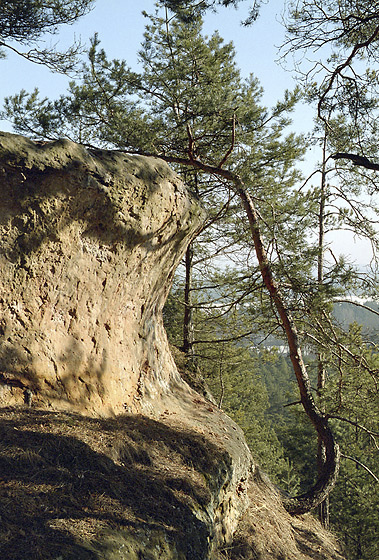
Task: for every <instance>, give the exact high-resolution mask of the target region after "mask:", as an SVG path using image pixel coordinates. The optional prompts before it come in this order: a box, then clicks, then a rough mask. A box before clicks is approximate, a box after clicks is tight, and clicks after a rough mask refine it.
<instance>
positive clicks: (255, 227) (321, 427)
mask: <svg viewBox="0 0 379 560" xmlns="http://www.w3.org/2000/svg"><path fill="white" fill-rule="evenodd" d="M190 139H191V137H190ZM191 145H192V143H191V142H190V148H189V151H188V153H189V159H186V158H182V157H176V156H164V155H160V156H158V157H160V158H161V159H163V160H165V161H168V162H172V163H180V164H181V165H187V166H188V165H189V166H191V167H194V168H196V169H200V170H202V171H204V172H205V173H210V174H213V175H217V176H219V177H223V178H224V179H227V180H228V181H230V183H231V184H232V185H233V187H234V190H235V192H236V194H237V195H238V196H239V198H240V200H241V203H242V206H243V208H244V210H245V212H246V216H247V218H248V221H249V227H250V232H251V237H252V240H253V243H254V247H255V254H256V256H257V259H258V262H259V267H260V271H261V275H262V279H263V282H264V284H265V286H266V288H267V290H268V292H269V293H270V296H271V299H272V301H273V303H274V306H275V308H276V310H277V313H278V315H279V317H280V319H281V322H282V326H283V329H284V331H285V334H286V338H287V342H288V346H289V350H290V358H291V362H292V367H293V370H294V373H295V376H296V380H297V385H298V388H299V392H300V400H301V403H302V405H303V408H304V411H305V413H306V414H307V416H308V418H309V419H310V421H311V422H312V424H313V426H314V427H315V430H316V432H317V436H318V438H319V440H320V441H321V442H322V444H323V446H324V448H325V462H324V464H323V468H322V471H321V472H319V475H318V478H317V481H316V483H315V484H314V485H313V486H312V488H310V490H309V491H308V492H306V493H304V494H301V495H298V496H294V497H290V498H287V499H285V500H284V506H285V508H286V509H287V511H288V512H289V513H291V514H302V513H307V512H308V511H310V510H312V509H314V508H316V507H318V506H319V505H320V504H321V503H322V502H323V501H324V500H325V498H327V496H328V495H329V494H330V492H331V490H332V489H333V487H334V485H335V483H336V480H337V477H338V471H339V464H340V450H339V446H338V445H337V443H336V442H335V440H334V436H333V432H332V430H331V429H330V426H329V424H328V418H327V416H326V415H325V414H323V412H322V411H321V410H320V409H319V408H318V407H317V405H316V403H315V401H314V399H313V396H312V392H311V385H310V381H309V377H308V373H307V370H306V367H305V363H304V360H303V356H302V352H301V346H300V342H299V336H298V332H297V328H296V325H295V322H294V320H293V317H292V314H291V312H290V310H289V309H288V308H287V307H286V305H285V302H284V299H283V296H282V294H281V292H280V290H279V287H278V285H277V283H276V281H275V279H274V277H273V274H272V270H271V265H270V262H269V260H268V257H267V253H266V250H265V247H264V244H263V239H262V235H261V232H260V227H259V217H258V213H257V211H256V209H255V206H254V203H253V201H252V199H251V197H250V195H249V193H248V192H247V190H246V187H245V185H244V183H243V181H242V179H241V178H240V177H239V176H238V175H237V174H236V173H233V172H232V171H230V170H228V169H223V168H222V164H223V163H224V162H225V158H224V160H222V162H221V163H220V165H219V166H214V165H208V164H206V163H203V162H202V161H200V160H199V159H196V158H195V157H194V156H193V154H192V150H191ZM153 155H154V154H153Z"/></svg>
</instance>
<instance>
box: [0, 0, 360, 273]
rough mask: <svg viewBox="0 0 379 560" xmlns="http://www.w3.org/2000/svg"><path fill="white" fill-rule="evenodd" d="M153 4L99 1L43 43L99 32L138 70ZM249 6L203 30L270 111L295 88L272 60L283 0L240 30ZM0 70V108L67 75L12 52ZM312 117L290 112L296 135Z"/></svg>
mask: <svg viewBox="0 0 379 560" xmlns="http://www.w3.org/2000/svg"><path fill="white" fill-rule="evenodd" d="M154 4H155V2H154V0H139V1H138V2H136V1H134V0H97V1H96V2H95V7H94V9H93V10H92V11H91V12H90V13H89V14H87V15H86V16H84V17H83V18H81V20H79V21H78V22H77V23H75V24H74V25H71V26H65V27H62V28H61V30H60V32H59V34H58V35H54V36H49V37H48V38H47V41H46V42H47V45H49V44H51V43H52V44H55V43H57V41H59V43H58V47H61V48H64V47H66V46H69V45H70V44H72V42H73V41H74V39H79V38H80V39H81V41H82V42H83V43H85V44H89V39H90V38H91V37H92V36H93V35H94V33H95V32H97V33H98V35H99V39H100V40H101V46H102V47H103V48H104V49H105V51H106V52H107V55H108V57H109V58H122V59H125V60H126V62H127V64H128V65H129V66H130V67H132V68H136V67H137V64H138V50H139V48H140V44H141V41H142V40H143V32H144V27H145V25H146V18H144V17H143V15H142V11H146V12H148V13H152V12H153V11H154ZM248 6H249V1H248V0H246V1H245V2H241V3H240V5H239V8H238V10H236V9H235V8H233V7H229V8H222V7H220V8H219V9H218V11H217V13H215V14H213V13H208V14H207V15H206V17H205V22H204V30H205V33H206V34H208V35H210V34H212V33H213V32H214V31H215V30H218V31H219V33H220V35H221V36H222V37H223V38H224V40H225V41H227V42H229V41H233V43H234V46H235V49H236V61H237V64H238V66H239V67H240V69H241V72H242V75H243V76H245V77H247V76H249V75H250V74H251V73H252V74H253V75H254V76H255V77H257V78H258V79H259V81H260V83H261V85H262V87H263V89H264V94H263V98H262V103H263V104H264V105H266V106H267V107H270V106H273V105H275V103H276V101H277V100H278V99H281V97H282V96H283V92H284V90H285V89H293V88H294V87H295V85H296V81H295V77H294V74H293V72H291V71H290V70H291V62H290V61H289V62H287V66H288V69H285V68H284V67H283V65H281V64H279V63H278V62H276V61H277V60H278V59H279V54H278V47H279V45H281V44H282V43H283V41H284V34H285V32H284V28H283V26H282V24H281V19H282V11H283V6H284V0H268V2H267V3H263V4H262V6H261V9H260V16H259V18H258V20H257V21H256V22H255V23H254V24H253V25H252V26H251V27H243V26H242V25H241V21H242V20H243V19H244V18H246V16H247V12H248ZM0 68H1V70H2V74H1V75H2V80H1V81H0V107H1V105H2V99H4V97H6V96H8V95H14V94H15V93H18V92H19V91H20V90H21V89H25V90H26V91H28V92H31V91H33V90H34V88H36V87H38V89H39V90H40V94H41V96H42V97H48V98H52V99H54V98H56V97H58V96H59V95H60V94H63V93H65V91H66V87H67V83H68V78H67V77H65V76H61V75H58V74H52V73H51V72H50V71H49V70H48V69H47V68H45V67H43V66H41V65H36V64H32V63H30V62H27V61H25V60H24V59H22V58H21V57H20V56H18V55H16V54H14V53H12V52H10V51H8V53H7V58H6V59H5V60H0ZM313 117H314V114H313V112H312V110H311V109H310V108H309V107H308V106H305V105H302V106H299V108H298V109H297V110H296V113H295V114H294V124H293V128H294V129H295V130H296V132H298V133H301V132H304V133H306V132H309V131H310V130H311V129H312V125H313ZM0 130H3V131H9V132H11V131H12V127H11V124H10V123H8V122H6V121H2V120H0ZM316 158H317V155H316V154H315V153H314V152H313V153H312V152H310V153H309V155H308V158H307V160H306V162H305V164H303V165H302V170H303V173H304V174H305V175H307V174H310V173H311V172H312V171H313V166H314V163H315V160H316ZM307 167H309V169H308V168H307ZM334 241H335V243H336V248H335V251H336V253H337V254H338V253H346V252H347V248H348V252H349V254H350V255H351V257H352V259H353V260H354V261H355V262H357V264H363V262H367V259H368V258H369V245H368V244H367V243H362V242H356V240H354V238H353V237H352V236H350V235H348V234H346V233H344V234H343V235H338V236H336V237H335V239H334Z"/></svg>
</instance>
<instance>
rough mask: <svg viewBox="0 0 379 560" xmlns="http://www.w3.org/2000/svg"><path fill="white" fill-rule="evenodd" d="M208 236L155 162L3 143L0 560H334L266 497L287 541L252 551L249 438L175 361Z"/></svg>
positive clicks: (62, 146)
mask: <svg viewBox="0 0 379 560" xmlns="http://www.w3.org/2000/svg"><path fill="white" fill-rule="evenodd" d="M202 220H203V212H202V210H201V208H200V207H199V205H198V203H197V201H196V200H194V199H193V198H192V197H191V196H190V194H189V193H188V192H187V190H186V189H185V187H184V185H183V183H182V182H181V180H180V179H179V178H178V176H177V175H175V173H173V171H171V170H170V168H169V167H168V166H167V165H165V164H164V163H162V162H161V161H160V160H158V159H154V158H146V157H141V156H131V155H126V154H122V153H119V152H112V151H101V150H86V149H84V148H83V147H80V146H78V145H76V144H74V143H72V142H69V141H66V140H61V141H58V142H54V143H47V144H46V143H34V142H32V141H30V140H28V139H26V138H22V137H20V136H16V135H12V134H6V133H0V455H1V469H2V484H1V485H0V521H1V523H0V557H1V558H7V559H8V560H29V559H30V560H32V559H33V560H34V559H35V558H44V560H53V559H54V560H58V558H61V559H62V560H69V559H72V560H74V559H75V560H81V559H83V560H87V559H88V560H96V559H99V560H100V558H101V559H102V560H124V559H126V558H127V559H128V560H129V559H130V560H134V559H135V560H137V559H138V560H140V559H141V558H143V559H146V560H147V559H149V560H216V559H217V560H221V559H224V558H229V552H230V553H231V551H232V550H234V551H235V555H234V558H236V559H237V558H253V557H258V556H257V555H256V554H255V552H256V551H259V554H260V556H259V557H260V558H262V559H266V558H272V559H275V558H277V559H278V560H279V558H284V557H286V558H288V559H291V560H292V559H294V560H295V559H296V560H297V559H299V560H300V559H301V560H307V559H308V558H309V559H311V558H312V559H313V560H315V559H318V558H320V559H324V558H327V556H321V555H317V554H318V553H317V554H316V553H315V554H313V552H314V547H313V549H312V547H310V551H311V552H310V553H309V555H308V554H302V553H301V552H300V551H299V548H297V544H296V539H294V538H293V537H291V535H292V532H293V531H296V527H295V525H293V524H292V525H291V522H290V520H289V516H288V514H287V513H286V512H285V511H284V509H283V508H281V504H280V500H279V498H278V497H277V496H276V494H275V492H274V491H273V489H272V488H270V486H269V485H266V486H265V487H264V490H263V494H262V497H261V494H260V495H259V500H260V502H259V503H260V504H261V503H263V505H262V506H261V505H259V506H257V507H259V509H261V507H262V508H266V510H267V511H269V510H270V508H271V509H272V510H273V511H272V515H270V512H269V513H268V517H267V518H264V519H270V518H271V517H272V518H273V519H275V523H276V524H279V525H280V526H283V527H286V530H288V532H289V534H290V536H289V537H288V539H287V540H285V541H283V544H282V545H281V546H278V547H277V549H276V551H275V550H274V545H273V544H272V538H271V539H270V534H267V535H266V534H265V530H266V529H267V531H268V532H269V533H270V531H271V529H270V526H269V524H268V525H267V523H266V522H265V521H264V520H261V521H260V523H261V525H260V526H261V527H263V528H266V529H262V530H261V529H260V535H259V546H258V544H257V543H256V542H255V540H254V538H253V537H252V535H254V534H255V533H254V530H255V527H256V526H257V524H256V523H255V519H254V516H255V515H256V513H255V506H256V503H257V502H256V499H255V498H256V497H257V492H258V486H257V485H256V481H255V479H254V476H255V475H256V468H255V467H254V466H253V462H252V458H251V454H250V451H249V449H248V448H247V445H246V443H245V439H244V436H243V434H242V432H241V430H240V429H239V427H238V426H236V425H235V424H234V422H232V421H231V420H230V418H228V417H227V416H226V415H225V414H224V413H223V412H222V411H221V410H219V409H218V408H217V407H216V406H215V405H214V403H212V402H211V401H210V400H209V399H207V398H206V392H205V393H204V394H205V396H204V394H202V395H201V394H198V393H196V392H195V391H194V390H193V389H191V388H190V387H189V385H187V383H185V382H184V381H183V380H182V378H181V377H180V375H179V373H178V370H177V368H176V366H175V363H174V361H173V358H172V356H171V353H170V351H169V347H168V343H167V339H166V335H165V332H164V328H163V323H162V313H161V311H162V307H163V304H164V302H165V299H166V297H167V294H168V291H169V289H170V283H171V279H172V276H173V274H174V271H175V268H176V267H177V265H178V263H179V261H180V259H181V257H182V255H183V253H184V251H185V248H186V245H187V244H188V242H189V241H190V239H191V237H192V236H194V235H195V233H196V230H197V228H198V227H199V226H200V224H201V222H202ZM252 473H255V475H254V476H253V477H252V476H251V475H252ZM249 479H250V486H249ZM259 488H260V491H261V493H262V485H261V486H260V487H259ZM249 492H250V506H249V496H248V493H249ZM264 492H267V497H265V495H264ZM272 495H274V496H275V499H273V498H272ZM270 496H271V497H270ZM248 506H249V507H250V509H248ZM244 512H247V514H248V517H247V518H246V516H245V518H244V522H243V524H242V525H241V527H242V530H241V531H240V532H239V533H237V537H238V542H235V543H234V545H232V541H233V535H234V533H235V531H236V528H237V525H238V522H239V520H240V519H241V516H242V515H243V514H244ZM284 518H285V519H284ZM281 523H283V525H281ZM299 523H300V529H299V531H300V533H301V531H302V525H301V522H300V521H299ZM294 527H295V528H294ZM307 530H308V529H307ZM312 536H313V535H312ZM290 537H291V538H290ZM275 538H276V536H275ZM253 541H254V542H253ZM265 542H267V543H269V544H270V547H271V548H270V550H271V552H270V554H271V555H270V556H267V555H266V556H265V555H264V553H263V552H262V551H264V549H265ZM287 542H288V543H289V546H290V547H292V548H291V550H290V551H289V550H288V551H287V552H288V555H286V556H284V555H285V554H287V553H286V551H285V550H286V546H287ZM302 546H303V545H302ZM304 546H305V545H304ZM304 546H303V548H302V550H304ZM320 546H321V545H319V543H318V542H317V547H318V550H319V549H320ZM321 548H322V546H321ZM244 551H247V552H246V555H245V552H244ZM283 551H284V552H283ZM233 554H234V553H233ZM283 554H284V555H283ZM330 558H336V559H337V558H338V559H339V558H340V557H339V556H338V554H337V553H336V555H335V556H330Z"/></svg>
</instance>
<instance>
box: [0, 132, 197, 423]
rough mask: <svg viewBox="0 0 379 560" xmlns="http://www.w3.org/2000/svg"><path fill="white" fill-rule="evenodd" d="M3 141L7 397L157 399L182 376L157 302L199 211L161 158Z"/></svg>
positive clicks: (1, 257) (99, 407) (0, 284)
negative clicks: (168, 340) (170, 349)
mask: <svg viewBox="0 0 379 560" xmlns="http://www.w3.org/2000/svg"><path fill="white" fill-rule="evenodd" d="M0 141H1V143H0V161H1V172H0V173H1V174H0V270H1V277H0V317H1V318H0V372H1V375H2V380H3V384H2V391H1V394H0V403H2V404H12V403H16V402H21V400H22V399H23V397H24V391H25V389H29V390H30V391H32V393H33V401H34V403H35V404H38V405H39V406H42V405H44V406H54V407H55V408H60V409H72V410H80V411H86V412H87V413H95V414H110V413H120V412H122V411H124V410H125V409H128V410H129V409H130V410H133V411H138V410H141V408H145V409H146V407H148V406H150V407H152V408H154V409H156V408H158V409H159V407H160V406H161V402H160V396H161V395H162V394H164V393H166V394H167V393H170V392H171V391H172V386H175V385H178V384H179V385H180V384H181V380H180V377H179V376H178V373H177V370H176V368H175V365H174V363H173V360H172V358H171V355H170V353H169V351H168V347H167V341H166V336H165V333H164V330H163V327H162V316H161V309H162V306H163V304H164V301H165V299H166V296H167V293H168V291H169V288H170V283H171V279H172V275H173V273H174V271H175V268H176V266H177V265H178V263H179V261H180V259H181V256H182V253H183V250H184V249H185V246H186V244H187V243H188V242H189V240H190V238H191V236H192V235H193V234H194V232H195V231H196V229H197V228H198V227H199V225H200V223H201V219H202V210H201V209H200V208H199V206H198V204H197V203H196V201H194V200H193V198H191V196H190V195H189V194H188V192H187V191H186V189H185V188H184V186H183V184H182V182H181V181H180V179H179V178H178V177H177V176H176V175H175V174H174V173H173V172H172V171H171V170H170V168H169V167H168V166H167V165H166V164H164V163H163V162H161V161H160V160H157V159H152V158H146V157H141V156H129V155H125V154H122V153H116V152H107V151H94V150H85V149H84V148H82V147H80V146H78V145H77V144H74V143H72V142H69V141H65V140H62V141H59V142H55V143H47V144H45V143H44V144H38V143H33V142H31V141H30V140H27V139H25V138H22V137H20V136H15V135H9V134H4V133H3V134H2V135H1V137H0Z"/></svg>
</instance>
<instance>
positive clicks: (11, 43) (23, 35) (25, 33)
mask: <svg viewBox="0 0 379 560" xmlns="http://www.w3.org/2000/svg"><path fill="white" fill-rule="evenodd" d="M93 3H94V0H67V1H66V2H62V1H61V0H47V1H45V2H41V1H39V0H16V1H15V0H2V1H1V3H0V49H1V50H0V57H1V56H2V57H4V56H5V52H6V50H7V49H11V50H12V51H14V52H16V53H17V54H19V55H21V56H23V57H24V58H26V59H28V60H30V61H31V62H36V63H39V64H45V65H47V66H49V67H50V68H51V69H52V70H56V71H59V72H68V71H71V70H72V69H73V68H74V67H75V65H76V62H77V55H78V54H79V53H80V52H81V46H80V44H79V43H76V44H74V45H73V46H72V47H70V49H68V50H67V51H65V52H59V51H57V50H55V49H54V48H41V47H40V46H39V43H40V41H41V39H42V37H43V36H44V35H46V34H55V33H57V31H58V29H59V27H60V26H61V25H64V24H71V23H74V22H75V21H77V20H78V19H79V18H80V17H82V16H83V15H85V14H86V13H87V12H88V11H89V10H90V9H91V7H92V5H93ZM26 45H28V46H31V45H34V48H32V49H30V50H29V51H25V50H24V47H25V46H26ZM4 49H5V50H4Z"/></svg>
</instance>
